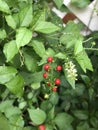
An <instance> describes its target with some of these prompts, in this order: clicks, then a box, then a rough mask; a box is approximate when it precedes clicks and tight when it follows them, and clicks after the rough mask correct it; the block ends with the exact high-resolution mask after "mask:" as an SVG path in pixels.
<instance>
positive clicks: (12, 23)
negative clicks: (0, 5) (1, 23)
mask: <svg viewBox="0 0 98 130" xmlns="http://www.w3.org/2000/svg"><path fill="white" fill-rule="evenodd" d="M5 19H6V22H7V24H8V25H9V26H10V27H11V28H13V29H15V28H16V22H15V20H14V19H13V16H12V15H6V16H5Z"/></svg>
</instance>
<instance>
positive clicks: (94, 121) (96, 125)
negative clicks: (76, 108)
mask: <svg viewBox="0 0 98 130" xmlns="http://www.w3.org/2000/svg"><path fill="white" fill-rule="evenodd" d="M90 123H91V125H92V126H93V127H94V128H98V119H97V118H96V117H91V119H90Z"/></svg>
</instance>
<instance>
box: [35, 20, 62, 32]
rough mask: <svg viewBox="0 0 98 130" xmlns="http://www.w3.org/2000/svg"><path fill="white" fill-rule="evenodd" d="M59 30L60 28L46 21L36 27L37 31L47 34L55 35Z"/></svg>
mask: <svg viewBox="0 0 98 130" xmlns="http://www.w3.org/2000/svg"><path fill="white" fill-rule="evenodd" d="M59 29H60V28H59V27H58V26H56V25H54V24H53V23H51V22H44V21H40V23H39V24H38V25H37V26H36V27H35V31H37V32H41V33H45V34H49V33H53V32H55V31H58V30H59Z"/></svg>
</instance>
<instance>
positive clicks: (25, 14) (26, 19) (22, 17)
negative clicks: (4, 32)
mask: <svg viewBox="0 0 98 130" xmlns="http://www.w3.org/2000/svg"><path fill="white" fill-rule="evenodd" d="M19 21H20V26H26V27H28V26H29V24H30V23H31V21H32V5H27V6H26V7H25V8H22V10H21V11H20V13H19Z"/></svg>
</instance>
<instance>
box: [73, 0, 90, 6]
mask: <svg viewBox="0 0 98 130" xmlns="http://www.w3.org/2000/svg"><path fill="white" fill-rule="evenodd" d="M71 3H72V4H74V5H75V6H77V7H79V8H84V7H86V6H87V5H88V4H89V3H90V0H71Z"/></svg>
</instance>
